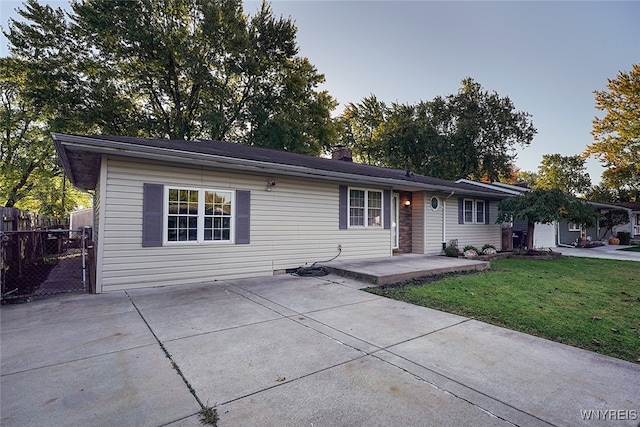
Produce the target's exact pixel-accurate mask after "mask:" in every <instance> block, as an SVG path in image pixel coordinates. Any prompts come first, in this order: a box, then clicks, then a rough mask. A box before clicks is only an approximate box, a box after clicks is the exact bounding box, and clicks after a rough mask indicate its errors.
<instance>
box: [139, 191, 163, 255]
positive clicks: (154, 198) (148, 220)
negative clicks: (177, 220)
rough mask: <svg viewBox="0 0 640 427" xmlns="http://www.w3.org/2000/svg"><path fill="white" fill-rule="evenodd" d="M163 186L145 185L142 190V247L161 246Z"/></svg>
mask: <svg viewBox="0 0 640 427" xmlns="http://www.w3.org/2000/svg"><path fill="white" fill-rule="evenodd" d="M163 198H164V186H163V185H162V184H147V183H145V184H144V186H143V190H142V246H143V247H145V248H151V247H156V246H162V223H163V221H162V219H163V218H162V207H163Z"/></svg>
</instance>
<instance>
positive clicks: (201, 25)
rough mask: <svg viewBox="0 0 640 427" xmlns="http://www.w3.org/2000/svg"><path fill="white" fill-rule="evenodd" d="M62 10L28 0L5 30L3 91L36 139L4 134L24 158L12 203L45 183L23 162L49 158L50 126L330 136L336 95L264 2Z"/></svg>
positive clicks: (321, 145)
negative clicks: (255, 5)
mask: <svg viewBox="0 0 640 427" xmlns="http://www.w3.org/2000/svg"><path fill="white" fill-rule="evenodd" d="M71 9H72V10H71V12H68V13H66V12H65V11H63V10H62V9H54V8H52V7H50V6H47V5H41V4H40V3H38V1H37V0H27V1H26V3H25V5H24V7H23V8H22V9H20V10H18V13H19V14H20V15H21V17H22V18H23V19H22V20H20V21H18V20H10V21H9V25H8V31H6V32H5V35H6V37H7V39H8V40H9V52H10V57H7V58H0V61H1V64H2V67H3V70H4V69H8V70H10V74H11V75H12V76H16V77H15V78H13V77H12V78H13V81H12V82H11V84H12V85H13V86H12V88H11V92H10V93H9V94H8V95H7V99H8V98H12V99H18V100H19V102H22V103H24V105H25V106H27V107H28V111H29V114H30V115H31V116H34V117H36V118H35V119H30V120H31V123H36V122H37V126H30V127H29V129H30V132H31V133H32V134H33V133H39V134H40V136H38V137H37V138H36V139H37V140H38V141H39V143H38V144H35V143H33V140H34V138H33V137H31V136H29V135H28V134H27V133H24V134H23V136H19V134H18V133H17V131H15V132H13V134H12V138H14V139H15V138H16V135H18V136H17V138H18V139H15V141H17V145H18V146H20V147H21V149H22V150H23V151H24V153H23V154H24V156H23V157H24V158H25V160H24V162H23V164H21V163H18V162H17V161H16V162H14V163H12V166H11V167H12V168H13V169H15V170H16V171H19V172H20V173H21V174H23V175H26V176H27V178H26V180H21V179H20V178H19V177H18V178H16V179H14V180H13V181H15V183H16V184H20V183H21V182H22V181H25V182H26V183H27V184H24V185H22V186H20V185H18V187H20V188H17V189H16V191H14V193H15V194H16V197H17V199H15V203H17V204H19V201H20V198H21V197H25V195H26V194H27V193H28V192H29V191H31V189H32V188H33V187H30V186H29V185H28V182H34V183H37V184H35V185H41V184H43V185H44V184H45V183H44V182H43V181H42V180H41V179H38V178H37V176H36V175H33V176H31V173H32V172H34V171H35V169H34V170H32V171H30V168H29V165H30V163H31V162H33V161H34V160H35V159H38V160H40V159H43V158H47V159H48V158H51V157H53V156H54V153H53V144H51V141H50V140H49V138H48V137H46V135H48V134H49V133H50V132H52V131H53V132H63V133H93V134H111V135H129V136H138V137H152V138H174V139H187V140H191V139H197V138H201V139H218V140H228V141H235V142H240V143H245V144H251V145H259V146H267V147H270V148H277V149H281V150H288V151H295V152H302V153H307V154H314V155H318V154H320V153H322V152H325V151H328V150H329V148H330V147H331V146H332V145H333V144H334V142H335V139H336V135H337V125H336V124H335V122H334V120H333V119H332V118H331V115H330V113H331V111H332V110H333V109H334V108H335V107H336V105H337V102H336V101H335V100H334V99H333V98H332V97H331V96H330V95H329V94H328V93H327V92H326V91H321V90H319V89H318V86H319V85H320V84H322V83H323V82H324V76H323V75H322V74H319V73H318V71H317V70H316V68H315V67H314V66H313V65H312V64H310V63H309V61H308V59H307V58H303V57H300V56H298V47H297V44H296V32H297V29H296V27H295V25H294V23H293V21H292V20H291V19H290V18H289V19H283V18H276V17H274V16H273V13H272V10H271V8H270V6H269V5H268V4H267V3H266V2H263V3H262V6H261V7H260V8H259V9H258V10H257V11H256V12H255V14H254V15H253V16H250V15H246V14H245V13H244V11H243V6H242V2H241V1H240V0H157V1H145V0H131V1H119V2H113V1H111V0H84V1H82V0H78V1H73V2H72V3H71ZM3 90H4V88H3ZM12 102H14V103H13V104H12V107H11V111H14V112H15V111H18V110H19V108H18V110H16V108H17V107H15V106H16V105H17V104H15V101H12ZM6 117H7V119H8V120H17V121H15V122H14V121H12V122H11V123H9V124H8V125H7V128H8V129H18V128H20V127H21V126H22V127H24V124H22V123H21V122H20V117H19V115H17V114H14V113H12V114H8V115H6ZM34 120H35V121H34ZM41 145H42V147H41V148H42V150H45V152H44V153H42V152H40V151H39V148H38V147H40V146H41ZM12 146H13V145H12ZM7 147H9V146H8V145H7ZM3 149H4V144H3ZM7 156H8V154H7ZM12 159H17V157H15V156H14V157H12ZM10 161H11V162H13V160H11V159H10ZM13 181H12V182H13Z"/></svg>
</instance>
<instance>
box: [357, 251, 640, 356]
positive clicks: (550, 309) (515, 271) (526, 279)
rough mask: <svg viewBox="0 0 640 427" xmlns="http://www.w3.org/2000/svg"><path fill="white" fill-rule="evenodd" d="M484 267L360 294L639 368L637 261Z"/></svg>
mask: <svg viewBox="0 0 640 427" xmlns="http://www.w3.org/2000/svg"><path fill="white" fill-rule="evenodd" d="M491 267H492V269H491V270H490V271H486V272H480V273H475V274H464V275H454V276H451V275H450V276H448V277H446V276H445V277H442V279H441V280H435V281H433V279H429V280H426V279H425V280H424V281H421V283H419V284H416V281H415V280H414V281H411V282H405V283H401V284H396V285H391V286H385V287H379V288H369V289H367V291H369V292H371V293H375V294H378V295H383V296H386V297H389V298H393V299H397V300H401V301H406V302H409V303H412V304H416V305H421V306H425V307H430V308H434V309H437V310H442V311H446V312H449V313H455V314H460V315H463V316H468V317H473V318H475V319H477V320H480V321H483V322H487V323H491V324H494V325H498V326H502V327H505V328H509V329H512V330H516V331H520V332H524V333H527V334H531V335H536V336H539V337H542V338H547V339H550V340H553V341H557V342H560V343H564V344H568V345H571V346H574V347H579V348H583V349H586V350H591V351H594V352H597V353H600V354H605V355H608V356H613V357H617V358H619V359H623V360H627V361H630V362H635V363H640V263H638V262H633V261H614V260H604V259H596V258H577V257H563V258H560V259H556V260H544V261H543V260H527V259H496V260H493V261H491ZM425 282H426V283H425Z"/></svg>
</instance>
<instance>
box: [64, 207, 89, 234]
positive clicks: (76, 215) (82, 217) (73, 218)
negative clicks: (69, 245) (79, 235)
mask: <svg viewBox="0 0 640 427" xmlns="http://www.w3.org/2000/svg"><path fill="white" fill-rule="evenodd" d="M84 227H93V208H85V209H78V210H75V211H73V212H71V213H69V229H70V230H81V229H82V228H84Z"/></svg>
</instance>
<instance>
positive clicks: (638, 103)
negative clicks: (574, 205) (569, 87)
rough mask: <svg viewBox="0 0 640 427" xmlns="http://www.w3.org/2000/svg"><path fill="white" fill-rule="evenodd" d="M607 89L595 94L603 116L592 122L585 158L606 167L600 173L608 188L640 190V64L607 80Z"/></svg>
mask: <svg viewBox="0 0 640 427" xmlns="http://www.w3.org/2000/svg"><path fill="white" fill-rule="evenodd" d="M607 89H608V90H603V91H594V93H595V100H596V105H595V106H596V109H598V110H600V111H604V112H605V115H604V117H596V118H594V119H593V122H592V123H593V128H592V131H591V134H592V135H593V138H594V140H595V142H594V143H592V144H590V145H588V146H587V149H586V151H585V153H584V154H585V155H586V156H593V157H595V158H597V159H599V160H600V161H601V162H602V163H603V164H604V166H605V167H606V168H607V170H605V172H604V173H603V174H602V177H603V181H604V183H605V184H606V185H607V186H608V187H610V188H629V189H632V190H636V191H637V190H639V189H640V160H639V159H640V64H633V65H632V68H631V71H629V72H626V71H621V72H619V73H618V76H617V77H616V78H615V79H607Z"/></svg>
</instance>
